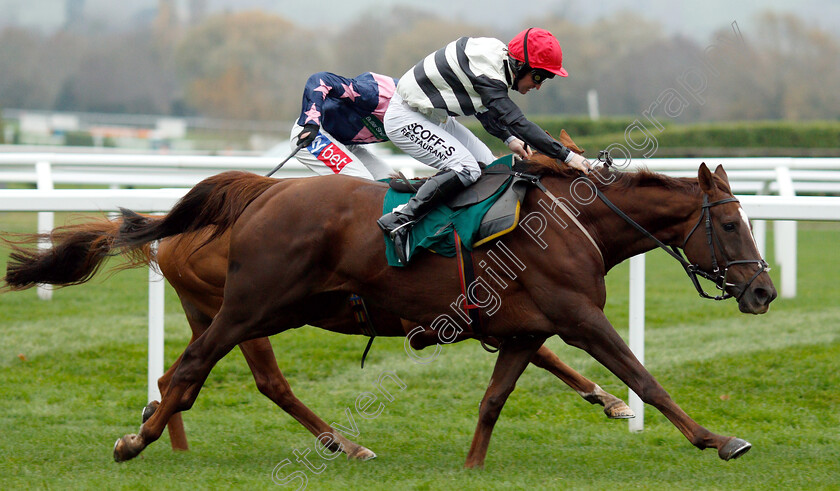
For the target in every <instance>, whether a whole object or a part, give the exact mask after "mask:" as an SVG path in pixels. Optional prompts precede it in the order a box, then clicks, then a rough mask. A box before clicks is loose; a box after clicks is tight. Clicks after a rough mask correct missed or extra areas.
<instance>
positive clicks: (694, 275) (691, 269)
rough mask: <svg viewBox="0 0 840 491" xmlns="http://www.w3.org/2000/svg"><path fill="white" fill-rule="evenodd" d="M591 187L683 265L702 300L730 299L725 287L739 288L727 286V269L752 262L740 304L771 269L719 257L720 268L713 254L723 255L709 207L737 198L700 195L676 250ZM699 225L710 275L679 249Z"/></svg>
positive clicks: (759, 261) (759, 262) (760, 261)
mask: <svg viewBox="0 0 840 491" xmlns="http://www.w3.org/2000/svg"><path fill="white" fill-rule="evenodd" d="M584 179H587V180H588V178H584ZM590 184H591V185H592V189H594V190H595V192H596V193H597V195H598V198H600V199H601V201H603V202H604V204H605V205H607V207H609V208H610V209H611V210H612V211H613V212H615V213H616V214H617V215H618V216H620V217H621V218H622V219H624V221H626V222H627V223H629V224H630V225H632V226H633V227H634V228H635V229H636V230H638V231H639V232H641V233H642V234H643V235H644V236H645V237H647V238H649V239H650V240H652V241H653V242H654V243H655V244H656V245H657V246H658V247H659V248H660V249H662V250H664V251H665V252H667V253H668V254H670V255H671V257H673V258H674V259H676V260H677V261H679V262H680V264H681V265H682V267H683V269H684V270H685V272H686V274H687V275H688V277H689V278H690V279H691V283H692V284H693V285H694V288H695V289H696V290H697V293H699V294H700V296H701V297H703V298H709V299H712V300H726V299H727V298H731V297H733V296H734V295H732V294H731V293H728V292H727V291H726V287H727V286H738V285H735V284H734V283H728V282H727V281H726V275H727V273H728V272H729V268H730V267H732V266H734V265H736V264H752V263H755V264H756V265H757V266H758V270H757V271H756V272H755V274H754V275H753V276H752V278H750V280H749V281H747V282H746V284H744V286H743V287H742V288H741V291H740V293H738V295H737V296H735V299H736V300H737V301H741V297H743V296H744V293H746V292H747V290H749V288H750V285H752V282H753V281H755V279H756V278H758V275H760V274H761V273H764V272H765V271H770V267H769V266H768V265H767V262H766V261H764V259H761V258H759V259H736V260H726V259H725V258H722V259H724V261H723V262H724V265H723V268H721V267H720V266H719V262H718V258H717V254H715V246H717V248H718V249H719V250H720V251H721V253H723V247H721V243H720V239H718V236H717V234H716V233H715V229H714V227H712V213H711V208H712V207H714V206H717V205H722V204H724V203H738V202H739V201H738V198H735V197H731V198H724V199H721V200H718V201H713V202H711V203H709V197H708V196H707V195H703V205H702V206H701V213H700V218H698V220H697V223H696V224H694V227H692V228H691V232H689V233H688V235H686V237H685V240H684V241H683V244H682V247H681V248H677V247H676V246H673V245H672V246H668V245H666V244H665V243H664V242H662V241H661V240H659V239H657V238H656V237H654V236H653V234H651V233H650V232H648V231H647V230H646V229H645V228H644V227H642V226H641V225H639V224H638V223H636V221H634V220H633V219H632V218H630V217H629V216H627V214H625V213H624V212H623V211H621V210H620V209H618V207H617V206H615V205H614V204H613V203H612V201H610V200H609V199H607V197H606V196H604V194H603V193H602V192H601V190H600V189H598V188H597V187H596V186H595V184H594V183H592V182H591V181H590ZM701 223H702V224H704V226H705V231H706V244H707V245H708V246H709V254H710V255H711V258H712V271H711V272H708V271H704V270H703V269H702V268H701V267H700V266H699V265H697V264H692V263H691V262H689V261H688V259H686V258H685V256H684V255H683V252H682V250H681V249H685V246H686V245H687V244H688V240H689V239H690V238H691V236H692V235H693V234H694V232H695V231H697V229H698V228H700V224H701ZM698 276H702V277H703V278H706V279H707V280H709V281H711V282H713V283H714V284H715V286H716V287H717V289H718V290H720V291H721V292H723V294H722V295H712V294H710V293H707V292H706V290H705V289H703V285H701V284H700V280H699V278H698Z"/></svg>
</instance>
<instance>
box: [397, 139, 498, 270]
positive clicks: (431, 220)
mask: <svg viewBox="0 0 840 491" xmlns="http://www.w3.org/2000/svg"><path fill="white" fill-rule="evenodd" d="M498 165H503V166H506V167H507V168H511V167H512V166H513V156H512V155H507V156H505V157H502V158H499V159H497V160H495V161H494V162H493V163H492V164H490V165H488V166H487V169H491V168H493V167H494V166H498ZM510 182H511V179H510V178H509V179H508V180H507V181H505V183H504V184H503V185H502V186H500V187H499V189H498V190H496V192H495V193H493V194H492V195H491V196H490V197H489V198H486V199H484V200H483V201H479V202H478V203H475V204H473V205H468V206H465V207H462V208H458V209H455V210H453V209H452V208H450V207H448V206H446V205H441V206H439V207H438V208H436V209H434V210H432V211H431V212H429V213H428V214H427V215H426V216H425V217H423V219H422V220H420V221H419V222H417V224H415V225H414V227H413V228H412V229H411V232H409V233H410V234H411V241H410V244H411V251H410V255H409V257H412V256H413V255H414V252H415V251H416V250H417V249H418V248H421V247H422V248H424V249H428V250H429V251H431V252H434V253H436V254H440V255H442V256H446V257H452V256H454V255H455V252H456V251H455V237H454V236H453V234H452V231H453V229H454V230H455V231H457V232H458V236H459V237H461V242H462V243H463V245H464V247H466V248H467V249H469V250H472V247H473V244H475V243H476V241H478V240H480V239H481V237H478V236H477V235H478V231H479V227H480V226H481V220H482V218H483V217H484V215H485V214H486V213H487V211H488V210H489V209H490V207H491V206H493V204H494V203H495V202H496V200H497V199H498V198H499V196H501V195H502V194H503V193H504V191H505V190H506V189H507V187H508V186H509V185H510ZM412 196H414V193H401V192H398V191H395V190H394V189H388V192H387V193H386V194H385V201H384V202H383V204H382V214H383V215H384V214H387V213H391V211H393V209H394V208H396V207H398V206H400V205H403V204H405V203H408V200H409V199H411V197H412ZM383 235H384V237H385V255H386V257H387V259H388V265H389V266H404V264H402V263H401V262H400V261H399V259H398V258H397V253H396V252H395V250H394V241H393V240H391V238H390V237H388V234H384V233H383Z"/></svg>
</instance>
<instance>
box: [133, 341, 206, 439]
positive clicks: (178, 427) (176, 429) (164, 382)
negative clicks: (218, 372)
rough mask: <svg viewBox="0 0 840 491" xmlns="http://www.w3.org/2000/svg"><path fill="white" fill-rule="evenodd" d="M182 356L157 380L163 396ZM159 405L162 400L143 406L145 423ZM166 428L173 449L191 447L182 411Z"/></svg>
mask: <svg viewBox="0 0 840 491" xmlns="http://www.w3.org/2000/svg"><path fill="white" fill-rule="evenodd" d="M194 336H195V335H194ZM193 341H195V337H193V338H192V339H190V343H192V342H193ZM181 356H183V355H181ZM181 356H179V357H178V359H177V360H175V363H173V364H172V366H171V367H169V370H167V371H166V373H164V374H163V375H162V376H161V377H160V378H159V379H158V381H157V383H158V390H160V396H161V398H163V396H164V394H166V390H167V389H168V388H169V383H170V381H171V380H172V375H173V374H174V373H175V369H176V368H178V364H179V363H181ZM158 406H160V402H158V401H152V402H150V403H149V404H147V405H146V407H144V408H143V421H142V422H143V423H145V422H146V421H148V419H149V418H151V417H152V415H153V414H154V413H155V411H156V410H157V408H158ZM166 429H167V430H168V431H169V442H170V444H171V445H172V450H182V451H187V450H189V449H190V447H189V444H188V443H187V433H186V431H185V430H184V419H183V418H182V417H181V413H175V414H173V415H172V417H171V418H169V421H168V422H167V423H166Z"/></svg>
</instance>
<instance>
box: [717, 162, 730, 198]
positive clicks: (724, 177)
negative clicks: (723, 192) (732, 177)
mask: <svg viewBox="0 0 840 491" xmlns="http://www.w3.org/2000/svg"><path fill="white" fill-rule="evenodd" d="M715 175H716V176H718V177H719V178H721V179H722V180H723V182H724V183H726V189H727V191H730V190H731V188H730V186H729V176H727V175H726V171H725V170H723V166H722V165H719V166H717V169H715ZM730 192H732V191H730Z"/></svg>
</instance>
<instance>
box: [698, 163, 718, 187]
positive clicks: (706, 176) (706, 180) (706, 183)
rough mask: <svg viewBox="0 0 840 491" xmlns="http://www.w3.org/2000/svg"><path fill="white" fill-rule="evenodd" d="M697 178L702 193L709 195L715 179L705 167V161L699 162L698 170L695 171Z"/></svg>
mask: <svg viewBox="0 0 840 491" xmlns="http://www.w3.org/2000/svg"><path fill="white" fill-rule="evenodd" d="M697 180H698V182H699V183H700V189H701V190H702V191H703V192H704V193H706V194H708V195H711V194H712V192H713V191H714V189H715V180H714V178H713V177H712V172H711V171H710V170H709V168H708V167H706V163H705V162H703V163H702V164H700V170H699V171H697Z"/></svg>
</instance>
